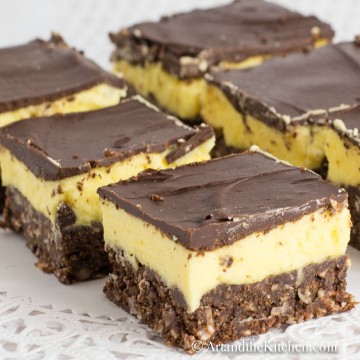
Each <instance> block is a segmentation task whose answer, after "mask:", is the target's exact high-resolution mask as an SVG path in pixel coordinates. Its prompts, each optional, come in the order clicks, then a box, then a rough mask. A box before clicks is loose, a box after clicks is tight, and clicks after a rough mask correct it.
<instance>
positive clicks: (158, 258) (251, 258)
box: [101, 201, 351, 312]
mask: <svg viewBox="0 0 360 360" xmlns="http://www.w3.org/2000/svg"><path fill="white" fill-rule="evenodd" d="M101 207H102V212H103V225H104V238H105V242H106V244H107V245H108V246H110V247H112V248H114V249H121V250H123V251H124V253H125V257H126V258H127V259H128V260H129V261H130V262H131V263H132V264H133V266H134V267H135V268H136V267H137V262H140V263H141V264H143V265H145V266H147V267H149V268H150V269H152V270H154V271H155V272H156V273H157V274H158V275H159V276H160V277H161V279H162V281H163V282H164V283H165V285H167V286H168V287H170V288H177V289H178V290H180V291H181V293H182V294H183V296H184V299H185V300H186V303H187V305H188V311H189V312H193V311H195V310H196V309H197V308H198V307H199V304H200V300H201V298H202V296H203V295H204V294H206V293H207V292H209V291H210V290H212V289H214V288H215V287H216V286H218V285H220V284H234V285H240V284H249V283H256V282H258V281H262V280H263V279H264V278H266V277H267V276H269V275H277V274H281V273H285V272H289V271H292V270H299V269H302V268H303V267H304V266H306V265H309V264H312V263H318V262H321V261H324V260H325V259H327V258H334V257H338V256H341V255H343V254H344V253H345V250H346V247H347V243H348V241H349V238H350V226H351V221H350V213H349V211H348V209H347V208H346V207H344V208H342V209H336V210H335V212H333V213H332V212H331V211H329V210H326V211H324V210H323V209H320V210H318V211H316V212H314V213H312V214H309V215H305V216H303V217H302V218H301V219H300V220H298V221H295V222H290V223H287V224H285V225H282V226H278V227H276V228H275V229H273V230H271V231H269V232H267V233H265V234H264V233H254V234H251V235H249V236H247V237H245V238H244V239H240V240H239V241H237V242H235V243H234V244H232V245H229V246H224V247H221V248H218V249H216V250H213V251H206V252H205V253H203V254H201V255H197V252H196V251H191V250H188V249H186V248H185V247H183V246H182V245H181V244H179V243H176V242H174V241H173V240H172V239H169V238H168V237H167V236H166V235H164V234H163V233H161V231H159V230H158V229H157V228H156V227H155V226H153V225H150V224H149V223H146V222H144V221H142V220H141V219H139V218H136V217H134V216H132V215H130V214H128V213H127V212H125V211H124V210H122V209H116V207H115V205H114V204H113V203H111V202H110V201H102V205H101ZM230 258H231V259H232V260H233V263H232V265H231V266H230V267H229V268H228V267H227V266H226V263H227V262H228V260H229V259H230Z"/></svg>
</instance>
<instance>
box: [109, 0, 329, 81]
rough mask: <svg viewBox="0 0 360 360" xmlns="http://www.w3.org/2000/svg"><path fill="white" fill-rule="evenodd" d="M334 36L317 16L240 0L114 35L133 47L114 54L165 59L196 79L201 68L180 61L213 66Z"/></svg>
mask: <svg viewBox="0 0 360 360" xmlns="http://www.w3.org/2000/svg"><path fill="white" fill-rule="evenodd" d="M333 35H334V33H333V30H332V29H331V27H330V26H329V25H328V24H325V23H323V22H321V21H319V20H318V19H317V18H316V17H314V16H303V15H300V14H298V13H296V12H293V11H290V10H287V9H285V8H283V7H281V6H278V5H275V4H272V3H268V2H265V1H263V0H237V1H234V2H233V3H230V4H228V5H225V6H220V7H215V8H211V9H207V10H195V11H192V12H189V13H184V14H177V15H174V16H171V17H164V18H162V19H161V21H159V22H145V23H140V24H137V25H134V26H132V27H130V28H128V29H123V30H121V31H120V32H119V33H117V34H111V39H112V41H113V42H114V43H115V44H116V45H117V46H118V48H126V49H127V50H130V51H127V53H125V52H121V51H119V52H115V54H114V55H115V57H117V56H118V57H119V58H121V57H125V58H126V57H129V60H132V61H134V62H141V61H142V60H144V58H146V59H147V60H154V59H160V60H162V61H163V62H164V66H165V68H166V69H167V70H169V71H170V72H172V73H177V75H183V76H181V77H191V76H192V75H196V71H195V70H196V69H194V67H188V70H186V64H181V63H180V64H179V63H178V62H176V61H175V59H178V58H180V57H199V58H200V59H201V60H203V61H206V63H207V65H208V66H211V65H214V64H218V63H219V62H221V61H231V62H239V61H242V60H244V59H246V58H248V57H250V56H254V55H259V54H261V55H267V54H270V55H273V54H286V53H288V52H293V51H301V50H303V49H308V48H309V47H312V46H313V45H314V42H315V41H316V40H317V39H319V38H322V39H328V40H331V39H332V37H333ZM143 45H146V46H148V51H145V49H146V48H145V47H144V46H143ZM129 54H130V56H129ZM182 65H184V68H183V67H182ZM182 71H183V73H182Z"/></svg>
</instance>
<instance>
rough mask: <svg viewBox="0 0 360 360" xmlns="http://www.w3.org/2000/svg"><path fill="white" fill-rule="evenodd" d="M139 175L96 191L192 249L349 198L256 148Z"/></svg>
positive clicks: (224, 242)
mask: <svg viewBox="0 0 360 360" xmlns="http://www.w3.org/2000/svg"><path fill="white" fill-rule="evenodd" d="M134 179H135V180H136V181H125V182H120V183H118V184H113V185H110V186H105V187H102V188H100V189H99V190H98V193H99V194H100V196H101V197H102V198H106V199H109V200H110V201H112V202H113V203H115V204H116V205H117V206H119V207H120V208H123V209H125V211H127V212H129V213H130V214H133V215H134V216H136V217H139V218H141V219H143V220H144V221H146V222H149V223H151V224H153V225H155V226H158V227H159V229H160V230H162V231H163V232H164V233H167V234H169V236H170V238H172V239H173V236H175V239H174V240H177V239H178V241H179V242H180V243H181V244H182V245H183V246H185V247H186V248H188V249H192V250H207V249H212V248H215V247H220V246H224V245H228V244H231V243H233V242H234V241H237V240H239V239H241V238H243V237H245V236H247V235H249V234H251V233H253V232H256V231H267V230H270V229H271V228H274V227H276V226H278V225H281V224H284V223H287V222H289V221H293V220H296V219H299V218H301V217H302V216H304V215H306V214H308V213H311V212H313V211H315V210H316V209H318V208H321V207H328V206H329V207H330V206H331V199H333V201H338V202H343V201H345V199H346V198H347V194H346V193H345V192H344V191H341V192H339V190H338V188H337V187H335V186H334V185H332V184H330V183H328V182H326V181H324V180H322V179H321V177H320V176H318V175H316V174H315V173H313V172H311V171H307V170H302V169H299V168H296V167H291V166H288V165H285V164H282V163H278V162H276V161H275V160H273V159H270V158H268V157H267V156H265V155H262V154H260V153H256V152H255V153H254V152H245V153H242V154H238V155H232V156H228V157H224V158H221V159H216V160H212V161H209V162H207V163H204V164H195V165H189V166H183V167H179V168H176V169H174V170H164V171H158V172H155V171H146V172H143V173H142V174H140V175H139V176H138V177H136V178H134Z"/></svg>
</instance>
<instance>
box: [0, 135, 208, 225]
mask: <svg viewBox="0 0 360 360" xmlns="http://www.w3.org/2000/svg"><path fill="white" fill-rule="evenodd" d="M214 143H215V139H214V138H212V139H209V140H207V141H206V142H204V143H203V144H201V145H200V146H198V147H197V148H195V149H194V150H192V151H190V152H189V153H187V154H186V155H184V156H183V157H181V158H180V159H178V160H177V161H176V162H174V163H171V164H168V163H167V162H166V160H165V157H166V155H167V154H168V153H169V152H170V151H171V150H173V148H172V147H171V148H169V149H167V150H166V151H164V152H162V153H151V154H144V153H141V154H138V155H134V156H132V157H131V158H129V159H126V160H124V161H122V162H118V163H115V164H113V165H111V166H109V167H100V168H96V169H93V170H91V171H90V172H89V173H85V174H82V175H77V176H73V177H70V178H65V179H62V180H58V181H45V180H43V179H40V178H37V177H36V176H35V175H34V174H33V173H32V172H31V171H30V170H29V169H28V168H27V167H26V166H25V165H24V164H23V163H22V162H20V161H18V160H17V159H16V158H15V157H14V156H11V154H10V152H9V151H8V150H7V149H5V148H2V147H0V165H1V176H2V184H3V186H12V187H14V188H16V189H17V190H18V191H20V193H21V194H22V195H23V196H24V197H25V198H26V199H27V200H28V201H29V202H30V204H31V205H32V206H33V207H34V208H35V209H36V210H37V211H39V212H40V213H42V214H43V215H45V216H46V217H48V218H49V219H50V220H51V221H52V222H53V223H54V221H55V215H56V210H57V206H58V205H59V204H60V203H61V202H65V203H66V204H68V205H69V206H70V207H71V208H72V209H73V211H74V213H75V215H76V218H77V221H76V223H77V224H78V225H87V224H90V223H91V222H92V221H101V210H100V204H99V198H98V195H97V193H96V191H97V189H98V188H99V187H101V186H104V185H108V184H111V183H115V182H117V181H119V180H126V179H128V178H130V177H132V176H135V175H137V174H138V173H139V172H141V171H143V170H145V169H149V168H150V169H151V168H152V169H160V168H168V167H174V166H179V165H184V164H189V163H192V162H195V161H205V160H208V159H209V158H210V155H209V152H210V151H211V149H212V148H213V146H214ZM59 190H60V191H59Z"/></svg>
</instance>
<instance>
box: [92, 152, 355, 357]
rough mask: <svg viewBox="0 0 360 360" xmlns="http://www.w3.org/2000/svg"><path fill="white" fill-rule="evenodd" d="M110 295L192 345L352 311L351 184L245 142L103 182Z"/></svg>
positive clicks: (171, 338)
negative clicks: (233, 150) (238, 148)
mask: <svg viewBox="0 0 360 360" xmlns="http://www.w3.org/2000/svg"><path fill="white" fill-rule="evenodd" d="M98 193H99V195H100V196H101V198H102V205H101V207H102V212H103V225H104V239H105V243H106V248H107V250H108V252H109V258H110V261H111V263H112V266H113V272H112V274H111V275H110V278H109V280H108V282H107V284H106V286H105V288H104V291H105V293H106V295H107V296H108V298H109V299H111V300H112V301H114V302H115V303H116V304H118V305H119V306H120V307H122V308H123V309H125V310H126V311H128V312H129V313H131V314H133V315H135V316H137V318H138V319H139V320H141V321H142V322H144V323H145V324H147V325H148V326H150V327H151V328H152V329H154V330H155V331H157V332H159V333H160V334H162V335H163V336H164V338H165V341H166V343H168V344H172V345H176V346H180V347H182V348H184V349H185V350H187V351H190V352H191V351H192V343H193V342H194V341H201V342H203V343H204V344H207V343H208V342H209V341H212V342H213V343H221V342H226V341H231V340H236V339H238V338H240V337H243V336H248V335H253V334H260V333H263V332H265V331H267V330H268V329H269V328H270V327H272V326H280V325H281V324H293V323H296V322H301V321H303V320H308V319H311V318H314V317H320V316H324V315H327V314H331V313H334V312H341V311H346V310H349V309H351V308H352V307H353V306H354V299H353V297H352V296H351V295H349V294H348V293H347V292H346V280H345V277H346V271H347V269H348V267H349V264H350V260H349V259H348V258H347V256H346V255H345V250H346V247H347V244H348V241H349V238H350V227H351V221H350V213H349V210H348V207H347V206H348V204H347V194H346V192H345V191H344V190H342V189H339V188H337V187H336V186H334V185H332V184H330V183H328V182H326V181H324V180H322V179H321V177H320V176H318V175H316V174H315V173H313V172H311V171H308V170H304V169H300V168H296V167H292V166H290V165H288V164H284V163H281V162H279V161H276V160H275V159H273V158H269V157H268V156H265V155H263V154H262V153H259V152H246V153H243V154H239V155H232V156H228V157H224V158H222V159H216V160H211V161H208V162H204V163H199V164H192V165H188V166H181V167H178V168H176V169H171V170H162V171H145V172H143V173H141V174H140V175H138V176H137V177H135V178H132V179H129V180H128V181H122V182H119V183H118V184H113V185H110V186H106V187H102V188H100V189H99V190H98Z"/></svg>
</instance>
